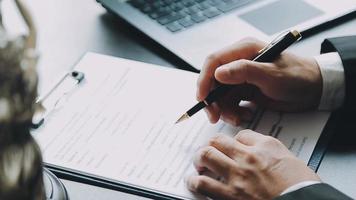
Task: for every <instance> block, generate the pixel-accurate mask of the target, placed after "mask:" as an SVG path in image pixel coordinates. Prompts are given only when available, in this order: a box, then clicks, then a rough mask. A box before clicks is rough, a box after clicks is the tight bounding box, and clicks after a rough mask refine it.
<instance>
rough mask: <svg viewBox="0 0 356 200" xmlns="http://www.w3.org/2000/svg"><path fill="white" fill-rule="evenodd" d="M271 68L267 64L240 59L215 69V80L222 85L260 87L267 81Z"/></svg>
mask: <svg viewBox="0 0 356 200" xmlns="http://www.w3.org/2000/svg"><path fill="white" fill-rule="evenodd" d="M272 68H273V66H272V65H271V64H269V63H259V62H254V61H250V60H244V59H241V60H237V61H233V62H231V63H228V64H225V65H223V66H221V67H219V68H217V69H216V71H215V79H216V80H217V81H219V82H220V83H223V84H242V83H249V84H252V85H255V86H257V87H260V86H263V84H265V83H266V82H267V80H268V79H269V76H268V74H270V73H269V71H270V70H271V69H272Z"/></svg>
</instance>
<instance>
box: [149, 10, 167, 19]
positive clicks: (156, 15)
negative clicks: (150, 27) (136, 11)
mask: <svg viewBox="0 0 356 200" xmlns="http://www.w3.org/2000/svg"><path fill="white" fill-rule="evenodd" d="M171 12H172V10H171V9H169V8H159V9H157V11H154V12H153V13H151V14H149V16H150V17H151V18H152V19H157V18H159V17H163V16H166V15H168V14H169V13H171Z"/></svg>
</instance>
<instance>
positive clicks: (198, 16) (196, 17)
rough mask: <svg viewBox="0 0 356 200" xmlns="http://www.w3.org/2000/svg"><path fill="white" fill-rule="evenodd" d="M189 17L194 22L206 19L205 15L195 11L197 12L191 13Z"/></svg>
mask: <svg viewBox="0 0 356 200" xmlns="http://www.w3.org/2000/svg"><path fill="white" fill-rule="evenodd" d="M191 18H192V20H193V21H195V22H196V23H200V22H202V21H205V19H206V17H205V16H204V15H203V14H201V13H197V14H194V15H191Z"/></svg>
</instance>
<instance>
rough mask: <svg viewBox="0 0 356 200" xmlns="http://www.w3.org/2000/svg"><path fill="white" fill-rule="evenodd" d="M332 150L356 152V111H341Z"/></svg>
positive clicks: (331, 144) (331, 145) (331, 143)
mask: <svg viewBox="0 0 356 200" xmlns="http://www.w3.org/2000/svg"><path fill="white" fill-rule="evenodd" d="M338 117H339V119H338V122H337V125H336V127H335V131H334V135H333V138H332V140H331V142H330V146H329V147H330V148H332V149H333V151H335V152H356V117H355V111H354V110H341V111H339V113H338Z"/></svg>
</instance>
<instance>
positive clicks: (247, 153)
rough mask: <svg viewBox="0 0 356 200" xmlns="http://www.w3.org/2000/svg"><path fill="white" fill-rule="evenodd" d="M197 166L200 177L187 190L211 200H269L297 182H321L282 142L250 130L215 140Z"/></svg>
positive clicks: (192, 179) (198, 156) (191, 180)
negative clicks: (232, 136)
mask: <svg viewBox="0 0 356 200" xmlns="http://www.w3.org/2000/svg"><path fill="white" fill-rule="evenodd" d="M194 165H195V167H196V169H197V171H198V172H199V174H200V175H197V176H191V177H189V178H188V179H187V185H188V188H189V189H190V190H191V191H193V192H198V193H201V194H203V195H205V196H208V197H210V198H212V199H225V200H269V199H273V198H274V197H277V196H279V195H280V194H281V192H283V191H284V190H285V189H287V188H288V187H290V186H292V185H295V184H297V183H300V182H303V181H320V179H319V177H318V176H317V175H316V174H315V173H314V172H313V171H312V170H311V169H309V168H308V167H307V165H306V164H305V163H304V162H302V161H301V160H299V159H297V158H296V157H295V156H293V154H292V153H290V151H289V150H288V149H287V148H286V147H285V146H284V145H283V144H282V143H281V142H280V141H278V140H277V139H275V138H273V137H270V136H264V135H262V134H259V133H256V132H253V131H250V130H244V131H241V132H239V133H238V134H237V135H236V136H235V138H230V137H228V136H224V135H220V136H217V137H215V138H213V139H212V140H211V141H210V143H209V145H208V146H206V147H203V148H201V150H200V151H199V152H198V153H197V154H196V158H195V160H194ZM204 174H210V175H211V174H212V175H213V177H220V179H219V180H217V179H214V178H211V177H210V176H206V175H204Z"/></svg>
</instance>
